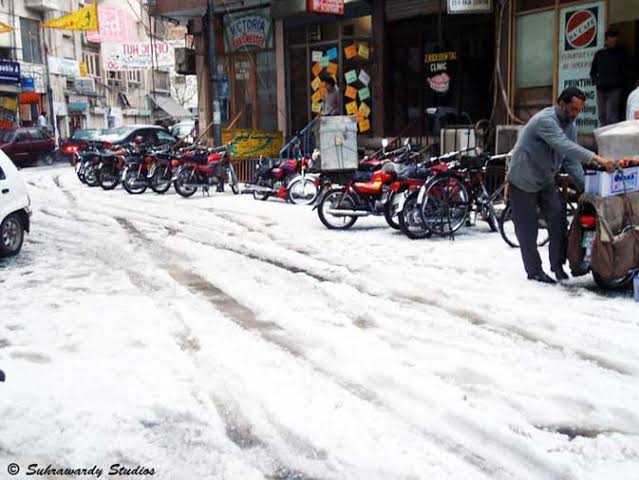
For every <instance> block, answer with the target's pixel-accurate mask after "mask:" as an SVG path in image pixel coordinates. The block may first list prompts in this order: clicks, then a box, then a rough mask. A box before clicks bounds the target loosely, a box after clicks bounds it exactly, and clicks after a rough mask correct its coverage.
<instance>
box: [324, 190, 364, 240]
mask: <svg viewBox="0 0 639 480" xmlns="http://www.w3.org/2000/svg"><path fill="white" fill-rule="evenodd" d="M338 203H340V206H341V208H344V209H348V210H352V209H354V208H355V201H354V200H353V199H352V198H351V197H350V195H348V194H347V193H346V192H345V191H344V189H343V188H334V189H333V190H331V191H330V192H328V193H327V194H326V195H324V198H322V201H321V202H320V204H319V206H318V207H317V214H318V215H319V218H320V221H321V222H322V223H323V224H324V226H325V227H326V228H328V229H330V230H348V229H349V228H351V227H352V226H353V225H354V224H355V222H356V221H357V217H336V216H334V215H332V214H331V213H329V212H328V210H329V209H331V208H333V207H334V206H336V205H337V204H338Z"/></svg>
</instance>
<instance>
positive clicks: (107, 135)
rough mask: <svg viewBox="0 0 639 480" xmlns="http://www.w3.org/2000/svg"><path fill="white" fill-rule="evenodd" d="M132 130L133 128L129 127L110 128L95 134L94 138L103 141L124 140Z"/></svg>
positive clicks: (115, 141) (114, 141)
mask: <svg viewBox="0 0 639 480" xmlns="http://www.w3.org/2000/svg"><path fill="white" fill-rule="evenodd" d="M134 130H135V128H131V127H117V128H110V129H109V130H107V131H105V132H104V133H103V134H102V135H98V136H96V138H97V139H99V140H102V141H104V142H111V143H117V142H119V141H121V140H124V139H125V138H126V137H128V136H129V135H130V134H131V133H132V132H133V131H134Z"/></svg>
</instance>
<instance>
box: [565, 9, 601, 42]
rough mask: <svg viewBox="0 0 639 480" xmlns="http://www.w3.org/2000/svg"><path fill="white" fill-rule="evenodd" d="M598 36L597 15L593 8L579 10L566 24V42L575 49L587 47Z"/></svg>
mask: <svg viewBox="0 0 639 480" xmlns="http://www.w3.org/2000/svg"><path fill="white" fill-rule="evenodd" d="M595 38H597V17H595V14H594V13H593V12H592V11H591V10H579V11H577V12H575V13H573V14H572V16H571V17H570V18H569V19H568V22H567V24H566V42H568V45H570V46H571V47H572V48H573V49H578V48H586V47H589V46H590V44H591V43H592V42H593V41H594V40H595Z"/></svg>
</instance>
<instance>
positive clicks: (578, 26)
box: [557, 1, 606, 133]
mask: <svg viewBox="0 0 639 480" xmlns="http://www.w3.org/2000/svg"><path fill="white" fill-rule="evenodd" d="M559 22H560V23H559V69H558V84H557V87H558V90H559V91H560V92H561V91H562V90H563V89H564V88H566V87H571V86H572V87H577V88H579V89H581V90H583V92H584V93H585V94H586V98H587V101H586V107H585V108H584V111H583V112H582V113H581V115H580V116H579V118H577V127H578V129H579V133H592V131H593V130H594V129H595V128H597V127H598V125H599V121H598V116H597V89H596V88H595V85H594V84H593V83H592V80H591V79H590V66H591V65H592V60H593V58H594V57H595V53H596V52H597V50H599V49H600V48H603V46H604V37H605V30H606V3H605V2H604V1H599V2H592V3H586V4H582V5H575V6H571V7H565V8H562V9H561V10H560V16H559Z"/></svg>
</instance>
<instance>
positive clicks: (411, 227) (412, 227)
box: [397, 190, 433, 240]
mask: <svg viewBox="0 0 639 480" xmlns="http://www.w3.org/2000/svg"><path fill="white" fill-rule="evenodd" d="M418 195H419V190H415V191H414V192H411V193H410V194H409V195H408V197H406V200H405V201H404V208H402V210H401V211H400V212H399V214H398V215H397V220H398V223H399V229H400V230H401V231H402V233H403V234H404V235H406V236H407V237H408V238H410V239H411V240H420V239H422V238H430V237H431V236H432V235H433V232H431V231H430V230H429V229H428V228H427V227H426V225H425V224H424V221H423V220H422V216H421V212H420V207H419V205H418V203H417V196H418Z"/></svg>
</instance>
